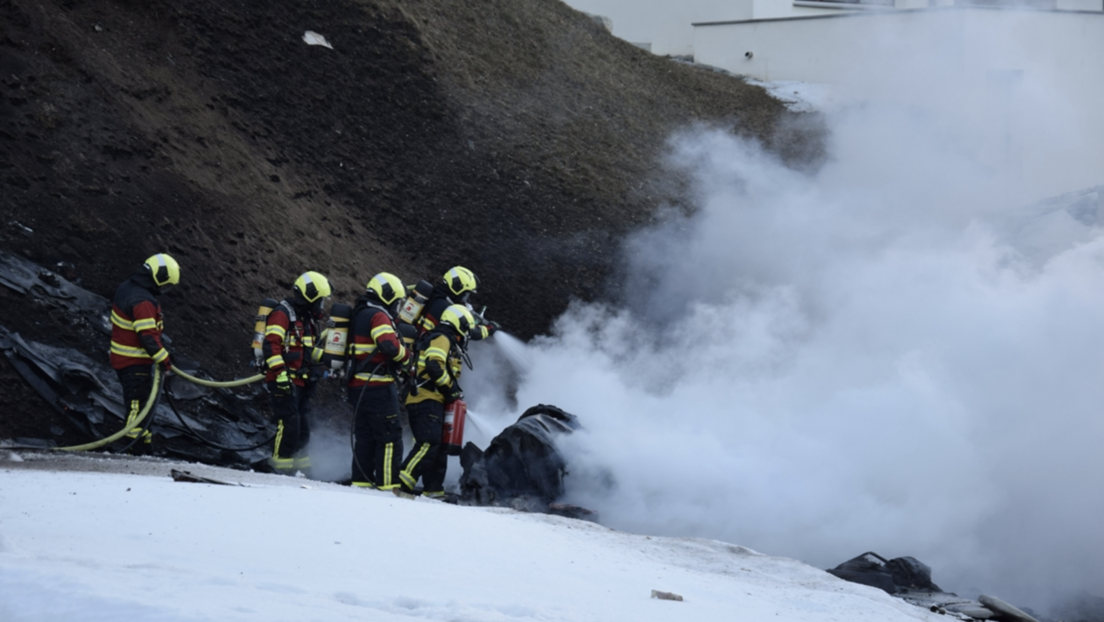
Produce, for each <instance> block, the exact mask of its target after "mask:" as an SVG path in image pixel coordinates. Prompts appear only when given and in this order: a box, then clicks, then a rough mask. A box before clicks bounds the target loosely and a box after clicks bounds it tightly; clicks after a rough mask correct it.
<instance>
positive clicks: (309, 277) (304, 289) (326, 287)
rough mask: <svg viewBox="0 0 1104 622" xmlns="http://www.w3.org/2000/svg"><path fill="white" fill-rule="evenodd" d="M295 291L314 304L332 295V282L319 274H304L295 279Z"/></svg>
mask: <svg viewBox="0 0 1104 622" xmlns="http://www.w3.org/2000/svg"><path fill="white" fill-rule="evenodd" d="M295 291H296V292H298V293H299V295H300V296H302V297H303V299H304V300H306V301H307V302H309V303H312V304H313V303H314V302H316V301H318V300H320V299H322V298H326V297H327V296H329V295H330V293H331V292H332V290H331V289H330V282H329V280H327V279H326V277H324V276H322V275H321V274H319V273H317V272H313V271H311V272H304V273H303V274H300V275H299V278H297V279H295Z"/></svg>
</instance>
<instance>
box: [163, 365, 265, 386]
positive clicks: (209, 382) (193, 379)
mask: <svg viewBox="0 0 1104 622" xmlns="http://www.w3.org/2000/svg"><path fill="white" fill-rule="evenodd" d="M173 373H174V374H176V375H177V376H180V377H181V378H183V379H185V380H187V381H188V382H194V383H196V384H198V385H201V386H204V387H213V388H216V389H225V388H228V387H240V386H242V385H246V384H249V383H251V382H257V381H260V380H264V374H257V375H255V376H249V377H248V378H238V379H237V380H223V381H219V380H206V379H204V378H196V377H195V376H193V375H191V374H189V373H188V372H186V371H183V370H181V369H180V368H178V367H173Z"/></svg>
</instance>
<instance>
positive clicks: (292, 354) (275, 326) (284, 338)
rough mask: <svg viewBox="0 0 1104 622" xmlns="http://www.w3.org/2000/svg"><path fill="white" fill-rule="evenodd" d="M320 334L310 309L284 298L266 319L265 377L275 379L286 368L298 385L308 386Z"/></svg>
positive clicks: (268, 380)
mask: <svg viewBox="0 0 1104 622" xmlns="http://www.w3.org/2000/svg"><path fill="white" fill-rule="evenodd" d="M317 335H318V329H317V327H316V326H315V325H314V322H312V321H311V320H310V315H309V311H307V310H302V311H300V310H298V309H296V308H295V306H294V305H293V304H292V302H291V301H290V300H284V301H282V302H281V303H280V304H279V306H277V307H276V308H275V309H273V310H272V312H271V313H269V314H268V319H267V320H266V321H265V332H264V345H263V346H262V347H263V351H264V357H265V380H266V381H267V382H272V381H274V380H276V376H278V375H280V372H281V371H287V372H288V375H289V376H291V378H292V381H293V382H294V383H295V384H296V385H297V386H300V387H302V386H306V384H307V374H308V371H309V369H310V365H309V363H310V359H311V355H312V353H313V352H314V342H315V337H317Z"/></svg>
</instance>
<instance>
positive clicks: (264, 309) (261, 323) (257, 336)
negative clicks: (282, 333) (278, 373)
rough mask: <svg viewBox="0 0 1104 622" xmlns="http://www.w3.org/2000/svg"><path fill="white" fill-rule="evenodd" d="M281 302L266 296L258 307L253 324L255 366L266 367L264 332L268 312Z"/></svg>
mask: <svg viewBox="0 0 1104 622" xmlns="http://www.w3.org/2000/svg"><path fill="white" fill-rule="evenodd" d="M279 304H280V301H278V300H273V299H272V298H265V299H264V300H262V301H261V306H260V308H258V309H257V317H255V318H254V320H255V321H254V324H253V366H254V367H258V368H260V367H264V332H265V324H267V323H268V314H269V313H272V310H273V309H275V308H276V306H277V305H279Z"/></svg>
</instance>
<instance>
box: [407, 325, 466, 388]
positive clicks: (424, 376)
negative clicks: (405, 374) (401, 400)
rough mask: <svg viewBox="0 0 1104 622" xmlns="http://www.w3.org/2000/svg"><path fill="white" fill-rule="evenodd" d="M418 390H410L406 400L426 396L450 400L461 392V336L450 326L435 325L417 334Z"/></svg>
mask: <svg viewBox="0 0 1104 622" xmlns="http://www.w3.org/2000/svg"><path fill="white" fill-rule="evenodd" d="M419 345H420V347H419V354H418V366H417V371H416V372H415V377H416V378H417V381H418V391H417V393H415V392H413V391H411V392H410V395H409V396H407V398H406V403H407V404H417V403H419V402H424V401H426V400H433V401H435V402H441V403H444V402H451V401H452V400H454V399H457V398H458V397H459V395H460V384H459V382H460V371H461V367H462V365H463V362H462V358H461V350H460V337H459V336H458V335H456V333H455V332H453V331H452V329H451V328H444V329H438V330H436V331H432V332H429V333H427V334H425V335H423V336H422V337H420V338H419Z"/></svg>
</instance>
